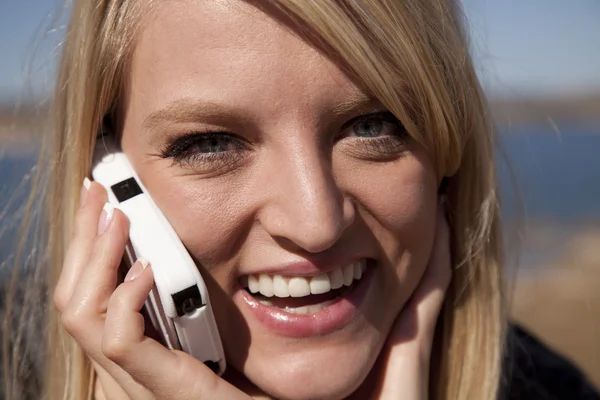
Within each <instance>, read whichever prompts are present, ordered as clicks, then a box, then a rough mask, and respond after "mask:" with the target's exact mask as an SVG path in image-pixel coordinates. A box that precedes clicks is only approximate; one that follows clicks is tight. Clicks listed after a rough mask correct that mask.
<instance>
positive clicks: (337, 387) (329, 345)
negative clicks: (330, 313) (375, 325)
mask: <svg viewBox="0 0 600 400" xmlns="http://www.w3.org/2000/svg"><path fill="white" fill-rule="evenodd" d="M335 336H337V335H332V336H331V337H330V338H320V340H314V339H310V340H307V341H306V343H289V344H288V345H285V344H284V345H283V346H281V347H280V346H273V347H276V349H269V348H268V346H267V348H266V354H253V351H252V350H251V351H250V353H249V357H248V359H247V362H246V365H245V366H244V375H246V377H247V378H248V379H250V380H251V381H252V382H253V383H254V384H255V385H256V386H258V387H259V388H260V389H261V390H262V391H264V392H266V393H268V394H269V395H271V396H273V397H275V398H277V399H281V400H308V399H323V400H337V399H343V398H346V397H348V396H349V395H351V394H352V393H353V392H354V391H355V390H356V389H357V388H358V387H359V386H360V385H361V384H362V382H363V381H364V380H365V378H366V377H367V375H368V374H369V372H370V370H371V368H372V367H373V364H374V363H375V360H376V359H377V355H378V354H379V352H380V350H381V346H382V340H381V335H380V334H379V332H377V331H376V330H374V329H369V330H366V331H362V332H354V334H353V335H350V337H344V336H346V335H345V334H344V333H343V332H340V336H342V337H341V338H338V337H335ZM352 336H354V337H352ZM314 342H317V343H314ZM257 344H258V343H257ZM265 345H266V344H265ZM286 347H287V348H288V349H287V350H286ZM258 351H259V350H258V349H257V352H258ZM261 353H262V352H261ZM277 353H279V354H277Z"/></svg>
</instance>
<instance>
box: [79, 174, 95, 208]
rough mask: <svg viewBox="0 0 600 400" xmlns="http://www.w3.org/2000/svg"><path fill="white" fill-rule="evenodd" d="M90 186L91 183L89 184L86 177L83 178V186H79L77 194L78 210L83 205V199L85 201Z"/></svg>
mask: <svg viewBox="0 0 600 400" xmlns="http://www.w3.org/2000/svg"><path fill="white" fill-rule="evenodd" d="M91 184H92V182H90V180H89V179H88V178H87V176H86V177H85V178H83V185H82V186H81V192H80V194H79V208H81V207H83V205H84V204H85V199H87V195H88V192H89V190H90V185H91Z"/></svg>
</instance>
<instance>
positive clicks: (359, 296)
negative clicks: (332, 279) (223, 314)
mask: <svg viewBox="0 0 600 400" xmlns="http://www.w3.org/2000/svg"><path fill="white" fill-rule="evenodd" d="M372 271H373V268H367V270H366V271H365V274H364V275H363V277H362V279H361V280H360V281H358V283H357V284H356V286H354V288H352V290H351V291H350V292H349V293H348V294H347V295H346V296H344V297H342V298H341V299H339V300H337V301H336V302H335V303H333V304H331V305H329V306H327V307H325V308H324V309H322V310H320V311H317V312H316V313H313V314H292V313H288V312H285V311H284V310H282V309H280V308H277V307H271V306H266V305H264V304H261V303H260V302H259V301H257V300H256V299H255V298H254V297H252V296H251V295H250V294H249V293H248V292H247V291H246V290H245V289H243V288H240V290H239V291H238V293H237V295H240V296H241V297H242V298H243V301H244V302H245V303H246V305H248V307H249V308H250V310H252V312H253V314H254V316H255V317H256V319H258V321H259V322H260V323H262V324H263V325H264V326H266V327H267V328H268V329H269V330H271V331H272V332H274V333H276V334H278V335H281V336H287V337H292V338H303V337H309V336H322V335H327V334H329V333H332V332H334V331H337V330H339V329H341V328H343V327H344V326H346V325H348V324H349V323H350V322H351V321H352V320H354V319H355V318H356V316H357V314H358V310H359V308H360V306H361V304H362V303H363V300H364V298H365V296H366V293H367V291H368V288H369V283H370V281H371V278H372V275H373V273H372Z"/></svg>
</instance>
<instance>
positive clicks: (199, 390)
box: [102, 263, 248, 400]
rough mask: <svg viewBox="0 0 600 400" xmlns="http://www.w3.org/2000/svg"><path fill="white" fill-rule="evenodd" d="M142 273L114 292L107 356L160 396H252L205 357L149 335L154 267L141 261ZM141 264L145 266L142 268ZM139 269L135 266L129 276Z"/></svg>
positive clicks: (109, 312)
mask: <svg viewBox="0 0 600 400" xmlns="http://www.w3.org/2000/svg"><path fill="white" fill-rule="evenodd" d="M136 268H138V271H137V273H139V275H138V276H137V277H136V278H135V279H127V278H126V280H125V282H123V283H122V284H121V285H119V287H118V288H117V289H116V290H115V292H114V294H113V295H112V297H111V299H110V302H109V306H108V310H107V314H106V323H105V330H104V335H103V340H102V351H103V353H104V355H105V356H106V357H107V358H108V359H110V360H112V361H113V362H115V363H116V364H117V365H119V366H120V367H121V368H123V369H124V370H125V371H126V372H127V373H128V374H129V375H131V376H132V377H133V378H134V379H135V380H136V381H137V382H139V383H140V384H141V385H142V386H145V387H147V388H148V389H150V391H151V392H152V393H153V394H154V395H155V396H156V397H157V398H158V399H174V400H179V399H198V400H202V399H234V400H235V399H246V400H247V399H248V397H247V396H246V395H245V394H244V393H243V392H241V391H239V390H238V389H236V388H235V387H233V386H232V385H230V384H229V383H228V382H226V381H225V380H223V379H221V378H220V377H219V376H217V375H216V374H215V373H214V372H213V371H212V370H210V369H209V368H208V367H207V366H205V365H204V364H203V363H202V362H200V361H199V360H196V359H195V358H193V357H191V356H190V355H188V354H185V353H183V352H181V351H171V350H168V349H167V348H165V347H163V346H162V345H161V344H159V343H158V342H157V341H155V340H153V339H151V338H148V337H146V336H145V335H144V317H143V316H142V314H141V313H140V309H141V308H142V306H143V304H144V301H145V300H146V298H147V297H148V294H149V292H150V290H151V288H152V286H153V283H154V281H153V275H152V271H151V268H145V269H144V268H143V264H142V263H136ZM139 269H141V271H139ZM130 274H133V275H135V274H136V271H135V270H134V268H132V269H131V270H130V273H129V274H128V275H129V276H128V278H131V275H130Z"/></svg>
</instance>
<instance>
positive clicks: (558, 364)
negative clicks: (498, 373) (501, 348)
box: [500, 325, 600, 400]
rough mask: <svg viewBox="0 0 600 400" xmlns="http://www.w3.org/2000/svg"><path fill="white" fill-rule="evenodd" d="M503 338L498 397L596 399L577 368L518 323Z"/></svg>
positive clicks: (518, 399)
mask: <svg viewBox="0 0 600 400" xmlns="http://www.w3.org/2000/svg"><path fill="white" fill-rule="evenodd" d="M507 340H508V342H507V347H506V358H505V361H504V373H503V378H502V383H501V387H502V395H501V396H500V399H502V400H504V399H506V400H600V395H599V394H598V393H597V392H596V390H595V389H594V388H593V387H592V385H591V384H590V382H589V381H588V380H587V379H586V377H585V376H584V375H583V374H582V373H581V371H580V370H579V369H577V368H576V367H575V366H574V365H573V364H572V363H571V362H569V361H568V360H567V359H566V358H564V357H562V356H560V355H558V354H557V353H556V352H554V351H552V350H550V349H549V348H548V347H547V346H545V345H544V344H542V342H540V341H539V340H538V339H536V338H535V337H534V336H533V335H531V334H529V333H528V332H526V331H525V330H524V329H523V328H521V327H520V326H518V325H512V326H511V328H510V330H509V334H508V339H507Z"/></svg>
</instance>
